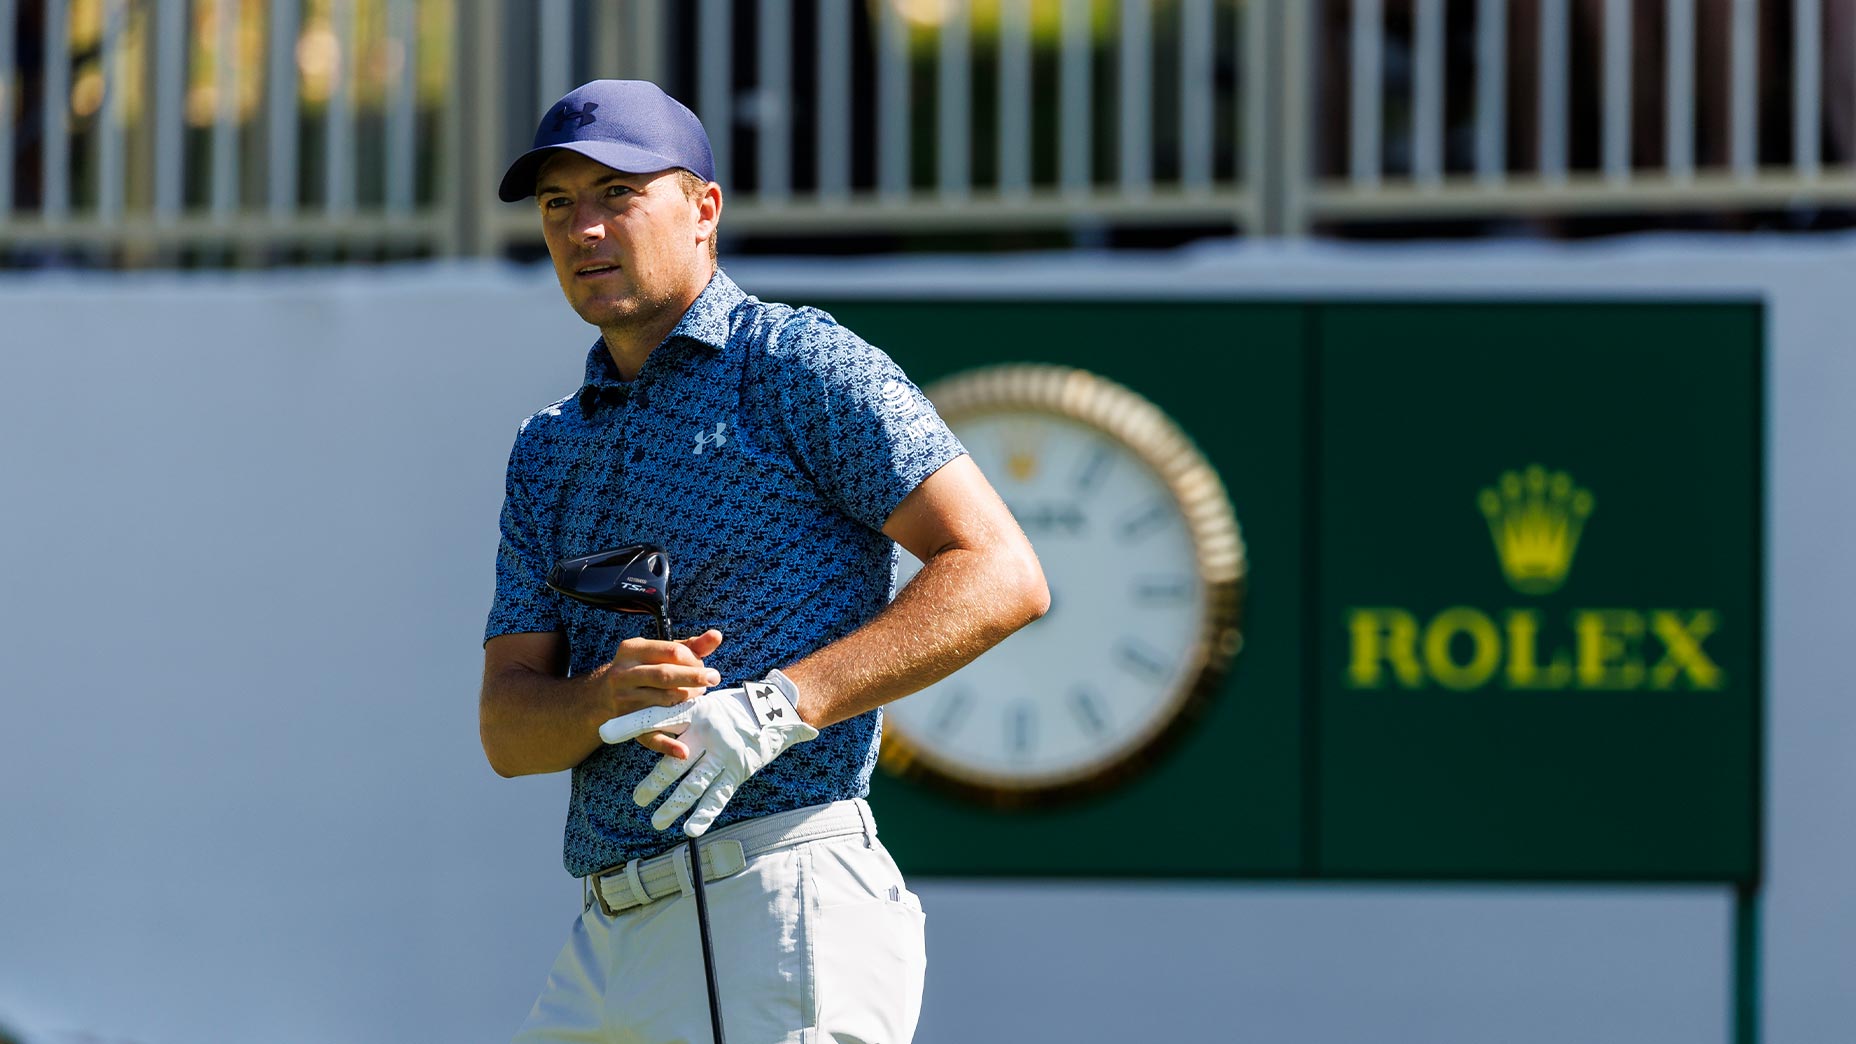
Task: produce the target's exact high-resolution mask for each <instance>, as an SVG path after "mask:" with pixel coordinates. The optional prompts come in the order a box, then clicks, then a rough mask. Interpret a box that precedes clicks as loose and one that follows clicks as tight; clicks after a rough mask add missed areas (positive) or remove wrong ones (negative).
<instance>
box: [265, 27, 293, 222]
mask: <svg viewBox="0 0 1856 1044" xmlns="http://www.w3.org/2000/svg"><path fill="white" fill-rule="evenodd" d="M297 3H298V0H273V2H272V4H271V10H270V18H271V24H270V55H269V59H270V61H269V74H268V75H269V79H270V86H269V88H268V89H267V90H266V92H265V93H266V95H267V98H266V101H267V108H268V113H267V114H266V116H265V123H266V124H267V125H268V126H267V128H266V130H267V131H268V135H269V137H268V140H267V141H266V143H265V144H266V160H265V165H266V166H267V167H269V168H270V169H269V170H268V171H266V174H267V175H268V177H267V179H266V180H267V181H268V182H269V185H268V190H267V193H266V194H267V195H268V196H269V202H270V213H271V217H272V218H273V219H274V220H276V221H280V222H281V221H285V220H288V219H289V218H290V217H291V216H292V215H293V214H294V213H295V212H296V204H297V199H296V197H297V173H296V164H297V118H298V115H299V111H300V110H299V107H298V94H299V88H298V85H297V66H296V46H297V39H298V36H299V34H300V33H301V26H300V25H299V24H298V11H299V8H298V6H297Z"/></svg>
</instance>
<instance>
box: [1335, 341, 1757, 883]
mask: <svg viewBox="0 0 1856 1044" xmlns="http://www.w3.org/2000/svg"><path fill="white" fill-rule="evenodd" d="M1759 322H1760V313H1759V310H1758V309H1757V308H1755V307H1747V306H1711V305H1674V304H1672V305H1645V304H1565V305H1480V304H1456V305H1350V306H1336V307H1331V308H1329V309H1327V310H1326V311H1325V315H1324V319H1323V322H1322V333H1321V343H1320V346H1319V351H1320V372H1319V377H1318V385H1319V387H1318V390H1317V394H1318V396H1319V407H1318V408H1319V410H1320V413H1321V416H1322V418H1323V424H1322V428H1321V433H1320V436H1319V438H1320V446H1319V449H1318V452H1317V456H1316V460H1315V462H1314V468H1315V470H1316V472H1317V473H1318V474H1319V476H1320V480H1319V481H1320V492H1319V494H1318V499H1319V503H1320V511H1319V514H1320V518H1321V532H1322V537H1321V548H1322V550H1321V555H1320V564H1319V566H1318V571H1319V580H1318V588H1319V590H1320V592H1321V602H1322V607H1321V610H1320V613H1321V615H1322V618H1323V623H1322V626H1321V628H1320V630H1319V631H1318V641H1317V644H1318V646H1319V649H1320V653H1319V655H1320V658H1321V669H1320V675H1319V678H1318V689H1317V695H1316V699H1317V701H1318V709H1317V712H1316V713H1315V714H1314V715H1312V716H1311V726H1312V729H1313V731H1314V732H1315V733H1316V737H1315V751H1316V753H1315V755H1314V757H1315V758H1316V760H1317V761H1318V762H1319V765H1320V768H1319V772H1318V778H1319V780H1320V786H1319V790H1320V802H1319V815H1318V824H1319V826H1318V832H1317V834H1316V836H1315V837H1314V839H1313V845H1312V847H1313V850H1314V854H1315V856H1316V859H1317V860H1318V865H1319V868H1320V872H1321V873H1323V874H1327V875H1339V876H1406V877H1438V876H1443V877H1503V878H1574V879H1581V878H1610V879H1705V880H1722V879H1725V880H1739V881H1744V880H1748V879H1750V878H1751V877H1752V876H1753V875H1754V874H1755V872H1756V869H1757V859H1756V852H1757V849H1758V846H1757V828H1758V817H1757V814H1756V808H1757V802H1756V796H1757V790H1758V788H1757V782H1756V781H1757V767H1758V764H1759V750H1758V744H1759V714H1758V707H1759V702H1758V692H1759V665H1758V656H1757V650H1758V641H1759V611H1758V607H1759V602H1758V584H1759V575H1760V562H1759V550H1758V549H1759V546H1760V539H1759V533H1760V526H1759V523H1760V510H1761V506H1760V505H1761V490H1760V484H1759V478H1758V476H1759V468H1758V463H1759V462H1758V452H1759V449H1758V448H1759V445H1760V431H1759V402H1758V396H1759V389H1760V384H1761V382H1760V353H1759V337H1760V330H1759Z"/></svg>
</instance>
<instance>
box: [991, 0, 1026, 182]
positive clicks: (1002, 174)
mask: <svg viewBox="0 0 1856 1044" xmlns="http://www.w3.org/2000/svg"><path fill="white" fill-rule="evenodd" d="M998 149H999V194H1000V195H1002V196H1007V197H1019V198H1022V197H1023V196H1025V195H1026V194H1027V193H1029V192H1030V190H1031V0H1000V3H999V142H998Z"/></svg>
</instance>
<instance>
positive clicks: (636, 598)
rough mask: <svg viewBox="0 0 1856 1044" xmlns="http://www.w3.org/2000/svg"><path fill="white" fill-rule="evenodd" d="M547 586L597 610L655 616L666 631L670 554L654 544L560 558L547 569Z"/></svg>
mask: <svg viewBox="0 0 1856 1044" xmlns="http://www.w3.org/2000/svg"><path fill="white" fill-rule="evenodd" d="M548 586H549V587H552V588H554V589H555V590H556V591H559V592H560V593H562V594H564V595H566V596H567V597H569V598H572V599H573V600H574V601H576V602H582V603H584V604H586V605H590V606H593V607H594V608H596V609H605V610H608V611H611V612H615V613H643V614H645V615H647V616H653V617H656V618H657V620H658V623H659V624H660V626H662V627H663V628H664V629H665V630H666V631H668V628H669V619H668V617H669V613H670V594H669V592H670V556H669V555H667V554H665V553H664V549H663V548H661V547H658V546H656V545H655V544H631V545H628V546H626V547H614V548H608V549H607V550H604V551H596V552H594V553H593V554H590V555H581V556H580V557H579V558H563V559H561V560H560V561H559V562H556V563H555V564H554V568H553V569H551V570H549V571H548Z"/></svg>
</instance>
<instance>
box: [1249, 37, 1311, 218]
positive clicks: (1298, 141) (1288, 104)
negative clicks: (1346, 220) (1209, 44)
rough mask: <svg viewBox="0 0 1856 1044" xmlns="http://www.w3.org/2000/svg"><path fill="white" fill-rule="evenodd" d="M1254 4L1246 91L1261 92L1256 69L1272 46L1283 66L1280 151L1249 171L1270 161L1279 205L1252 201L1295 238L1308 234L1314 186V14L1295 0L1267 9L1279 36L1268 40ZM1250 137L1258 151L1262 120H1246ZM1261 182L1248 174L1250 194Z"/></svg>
mask: <svg viewBox="0 0 1856 1044" xmlns="http://www.w3.org/2000/svg"><path fill="white" fill-rule="evenodd" d="M1251 6H1252V7H1255V8H1257V11H1256V13H1255V16H1254V17H1251V18H1247V19H1246V22H1247V23H1248V25H1249V26H1250V28H1251V29H1252V30H1253V31H1252V32H1251V33H1250V36H1251V39H1252V40H1253V41H1254V42H1253V43H1252V45H1251V49H1252V54H1253V60H1252V61H1251V63H1250V64H1251V68H1252V69H1253V70H1256V72H1255V73H1253V75H1252V76H1251V77H1247V78H1246V81H1245V89H1246V90H1248V91H1249V92H1250V93H1251V94H1252V95H1261V94H1262V93H1263V91H1264V89H1265V86H1266V81H1265V80H1264V79H1263V77H1262V75H1261V72H1262V70H1263V69H1264V68H1265V65H1264V60H1263V59H1264V57H1265V56H1266V54H1267V53H1268V52H1269V51H1271V50H1272V49H1276V50H1278V51H1279V53H1280V57H1281V67H1282V70H1283V72H1282V82H1281V88H1282V95H1283V101H1282V129H1281V142H1282V148H1281V153H1280V155H1262V156H1258V157H1257V158H1255V159H1254V160H1252V161H1251V164H1252V166H1253V168H1254V169H1258V170H1261V169H1264V164H1273V165H1274V169H1275V170H1276V171H1277V172H1278V173H1277V180H1279V181H1280V182H1281V188H1280V191H1281V197H1280V203H1279V204H1275V205H1273V204H1272V202H1271V201H1270V200H1267V199H1266V200H1263V201H1261V202H1259V203H1258V204H1257V209H1258V214H1259V217H1260V218H1261V219H1262V220H1263V221H1264V222H1266V223H1268V224H1269V225H1271V226H1273V227H1274V228H1275V231H1277V232H1278V233H1279V234H1280V235H1281V236H1282V237H1283V238H1285V239H1300V238H1302V237H1304V236H1306V235H1308V232H1309V229H1310V227H1311V226H1312V224H1313V218H1314V215H1313V205H1312V203H1311V197H1312V195H1313V190H1314V181H1315V176H1314V174H1313V163H1314V150H1313V138H1312V135H1313V133H1314V127H1313V126H1312V124H1313V122H1314V118H1313V114H1314V112H1315V104H1314V102H1313V101H1312V98H1313V96H1314V89H1315V65H1314V28H1313V18H1312V15H1311V13H1310V11H1309V7H1308V5H1307V4H1305V3H1302V2H1300V0H1284V2H1282V3H1281V4H1280V6H1277V5H1275V4H1272V5H1271V7H1273V8H1275V10H1276V11H1277V17H1279V18H1280V19H1281V22H1280V25H1281V36H1280V38H1279V39H1271V38H1268V37H1267V36H1266V35H1265V33H1264V32H1263V31H1262V27H1263V25H1264V20H1263V12H1264V10H1265V8H1264V5H1262V4H1252V5H1251ZM1250 104H1251V105H1253V106H1255V108H1256V111H1258V112H1259V113H1260V112H1261V111H1262V108H1263V106H1264V105H1265V104H1266V103H1265V101H1264V100H1263V99H1261V98H1256V99H1254V100H1253V101H1252V102H1251V103H1250ZM1251 124H1252V126H1253V127H1255V128H1258V129H1257V130H1254V131H1253V132H1252V134H1253V140H1252V141H1249V142H1246V143H1245V147H1246V149H1248V150H1249V151H1251V152H1253V153H1256V152H1261V151H1262V149H1261V144H1262V142H1263V141H1264V139H1263V136H1262V130H1261V128H1262V122H1261V120H1260V119H1253V120H1252V121H1251ZM1262 188H1263V184H1262V181H1261V180H1260V179H1256V178H1252V179H1251V181H1250V189H1251V192H1252V193H1260V192H1261V191H1262Z"/></svg>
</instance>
